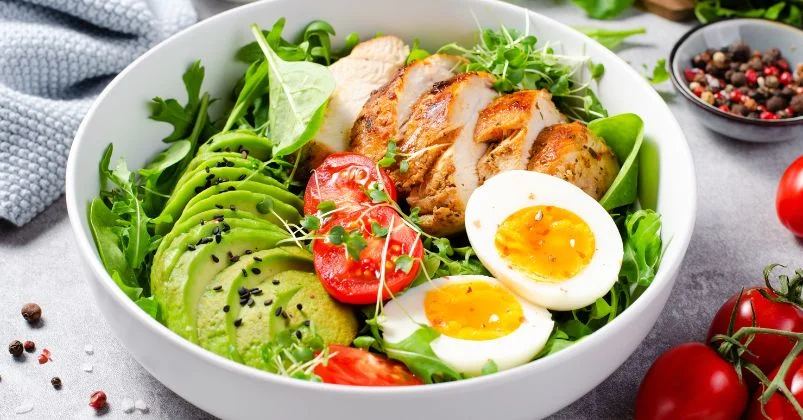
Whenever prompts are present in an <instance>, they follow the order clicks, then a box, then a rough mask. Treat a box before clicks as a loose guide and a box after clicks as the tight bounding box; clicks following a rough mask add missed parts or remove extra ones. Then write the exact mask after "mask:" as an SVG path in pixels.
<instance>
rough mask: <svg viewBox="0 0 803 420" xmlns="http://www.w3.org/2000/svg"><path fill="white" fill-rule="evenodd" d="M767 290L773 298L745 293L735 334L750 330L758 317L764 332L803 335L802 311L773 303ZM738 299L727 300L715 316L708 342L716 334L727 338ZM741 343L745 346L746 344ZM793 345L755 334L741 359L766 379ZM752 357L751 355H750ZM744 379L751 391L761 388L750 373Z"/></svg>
mask: <svg viewBox="0 0 803 420" xmlns="http://www.w3.org/2000/svg"><path fill="white" fill-rule="evenodd" d="M761 290H764V291H766V292H768V293H769V294H770V296H774V293H772V292H771V291H770V290H768V289H766V288H752V289H746V290H745V291H744V292H743V293H742V298H741V300H740V301H739V308H738V309H737V310H736V319H735V322H734V324H733V331H734V332H736V331H738V330H739V328H742V327H750V326H752V325H753V318H754V317H755V321H756V326H757V327H761V328H772V329H775V330H783V331H793V332H803V310H801V309H800V308H798V307H797V306H795V305H792V304H789V303H781V302H773V301H772V300H770V299H767V298H765V297H764V296H763V295H762V294H761ZM738 299H739V295H738V294H737V295H735V296H733V297H731V298H730V299H728V301H727V302H725V303H724V304H723V305H722V307H721V308H719V311H718V312H717V314H716V315H715V316H714V320H713V321H712V322H711V328H710V329H709V330H708V341H709V342H710V341H711V338H712V337H714V336H715V335H717V334H726V333H727V332H728V324H729V323H730V318H731V314H732V313H733V309H734V307H735V306H736V301H737V300H738ZM745 341H746V338H745V340H742V342H745ZM794 344H795V343H794V342H792V341H791V340H789V339H788V338H785V337H780V336H777V335H770V334H756V335H755V336H754V338H753V340H752V341H751V342H750V344H749V345H748V346H747V349H748V350H749V351H750V353H748V352H745V353H744V354H742V357H743V358H744V359H745V360H746V361H748V362H751V363H754V364H755V365H756V366H758V367H759V368H760V369H761V371H762V372H764V374H765V375H769V373H770V372H772V370H773V369H775V368H776V367H777V366H778V365H779V364H780V363H781V362H782V361H783V359H784V358H785V357H786V355H787V354H788V353H789V351H790V350H792V347H793V346H794ZM751 353H752V354H751ZM743 372H744V377H745V378H746V379H747V383H748V385H749V386H750V388H751V389H754V388H755V387H756V386H757V385H758V381H757V378H756V377H755V376H753V374H751V373H750V372H749V371H748V370H744V371H743Z"/></svg>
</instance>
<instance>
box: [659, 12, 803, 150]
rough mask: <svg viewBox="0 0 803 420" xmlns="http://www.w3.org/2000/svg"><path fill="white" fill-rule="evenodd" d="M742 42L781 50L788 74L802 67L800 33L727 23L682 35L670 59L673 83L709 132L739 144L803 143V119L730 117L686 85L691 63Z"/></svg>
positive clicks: (756, 23)
mask: <svg viewBox="0 0 803 420" xmlns="http://www.w3.org/2000/svg"><path fill="white" fill-rule="evenodd" d="M736 41H743V42H745V43H747V44H748V45H750V47H751V48H753V49H754V50H761V51H766V50H768V49H770V48H778V49H780V50H781V53H782V54H783V57H784V58H785V59H786V60H787V61H788V62H789V65H790V67H791V69H790V71H794V67H795V66H796V65H797V64H798V63H803V30H801V29H799V28H795V27H794V26H789V25H786V24H782V23H778V22H773V21H768V20H762V19H730V20H723V21H719V22H713V23H709V24H705V25H701V26H698V27H696V28H694V29H692V30H691V31H689V32H687V33H686V34H685V35H683V36H682V37H681V38H680V40H678V42H677V43H676V44H675V46H674V48H672V53H671V54H670V55H669V65H670V74H671V76H672V83H674V85H675V87H676V88H677V89H678V91H680V93H681V94H683V96H684V97H685V98H686V99H687V100H688V102H689V103H690V104H691V105H692V107H693V108H694V111H696V112H695V114H696V115H697V116H698V117H699V118H700V121H701V122H702V123H703V124H704V125H705V126H706V127H708V128H710V129H711V130H714V131H716V132H718V133H721V134H724V135H726V136H728V137H732V138H735V139H738V140H744V141H750V142H761V143H769V142H779V141H787V140H794V139H797V140H803V116H801V115H799V116H797V117H795V118H787V119H781V120H759V119H754V118H747V117H742V116H737V115H733V114H731V113H728V112H725V111H722V110H721V109H719V108H716V107H714V106H712V105H709V104H708V103H706V102H704V101H703V100H702V99H700V98H698V97H697V96H696V95H695V94H694V93H693V92H692V91H691V90H690V89H689V86H688V83H686V78H685V76H684V75H683V71H684V70H685V69H686V68H688V67H691V59H692V57H694V56H695V55H696V54H698V53H700V52H703V51H705V50H706V49H709V48H713V49H717V50H718V49H720V48H722V47H727V46H729V45H731V44H732V43H734V42H736Z"/></svg>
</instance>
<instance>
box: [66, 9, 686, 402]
mask: <svg viewBox="0 0 803 420" xmlns="http://www.w3.org/2000/svg"><path fill="white" fill-rule="evenodd" d="M278 1H280V0H264V1H260V2H255V3H250V4H245V5H242V6H238V7H235V8H232V9H230V10H227V11H224V12H222V13H219V14H217V15H215V16H212V17H210V18H208V19H205V20H203V21H200V22H198V23H196V24H194V25H191V26H190V27H188V28H185V29H183V30H181V31H179V32H178V33H176V34H174V35H173V36H171V37H169V38H167V39H165V40H163V41H162V42H160V43H159V44H157V45H155V46H154V47H152V48H151V49H150V50H148V51H147V52H145V53H144V54H143V55H141V56H140V57H138V58H137V59H136V60H134V61H133V62H132V63H131V64H129V65H128V66H127V67H126V68H125V69H123V71H121V72H120V73H119V74H118V75H117V76H115V77H114V79H113V80H112V81H111V82H110V83H109V84H108V85H107V86H106V87H105V88H104V89H103V91H102V92H101V93H100V95H98V97H97V98H96V99H95V101H94V102H93V103H92V105H91V107H90V108H89V110H88V111H87V113H86V115H85V117H84V119H83V120H82V122H81V124H80V126H79V128H78V130H77V131H76V134H75V138H74V141H73V144H72V146H71V149H70V154H69V157H68V161H67V170H66V177H65V179H66V202H67V211H68V215H69V219H70V225H71V227H72V230H73V235H74V236H75V239H76V242H77V244H78V249H79V253H80V254H81V256H82V259H83V260H84V261H85V263H86V264H87V265H88V266H89V268H90V270H91V274H92V276H91V277H90V278H89V279H87V281H90V282H92V281H94V282H97V283H98V284H99V285H100V287H101V288H103V289H105V292H106V293H107V294H109V295H111V296H113V300H114V305H116V306H117V307H118V308H119V309H120V310H122V311H123V312H125V316H130V317H132V318H133V319H135V320H137V321H138V322H140V323H144V324H145V325H146V326H147V328H148V329H149V330H151V331H153V332H154V333H155V334H158V335H159V336H160V337H161V338H163V339H165V340H166V341H167V342H168V343H170V344H171V345H173V346H176V347H179V348H181V349H183V350H184V351H187V352H189V353H190V354H192V355H193V356H195V357H197V358H198V359H202V360H204V361H205V362H206V363H210V364H212V365H214V366H215V367H217V368H219V369H222V370H225V371H229V372H231V373H235V374H238V375H245V376H246V377H249V379H252V380H257V381H261V382H266V383H275V384H280V385H283V386H288V387H291V388H294V389H296V390H299V391H314V392H329V393H334V394H339V395H350V396H354V395H366V396H371V395H374V396H383V395H384V396H389V395H392V396H408V397H409V396H412V395H418V394H421V393H427V394H430V395H445V394H450V393H454V392H459V391H461V390H466V389H467V388H471V387H479V386H486V387H487V386H499V385H501V384H503V383H506V382H510V381H514V380H517V379H521V378H522V377H526V376H530V375H532V374H534V373H535V372H536V370H537V369H543V368H549V367H554V366H560V365H565V364H567V363H570V362H571V360H572V358H573V357H574V356H575V354H576V353H578V354H579V353H581V352H582V351H583V350H584V349H587V348H593V347H595V346H599V345H600V344H601V343H602V342H604V341H605V340H607V339H608V337H607V335H608V334H607V332H608V331H613V329H623V328H625V325H626V324H629V323H634V322H638V319H639V318H638V316H639V313H641V312H642V311H643V310H646V309H647V307H648V306H649V305H650V304H652V303H653V301H654V300H655V298H656V297H657V296H658V294H659V293H660V290H659V289H661V288H663V287H670V288H671V287H672V286H673V284H674V282H673V278H674V276H676V275H677V271H678V270H679V269H680V265H681V263H682V261H683V258H684V256H685V254H686V251H687V249H688V245H689V242H690V240H691V236H692V232H693V230H694V225H695V222H696V211H697V187H696V173H695V170H694V162H693V158H692V154H691V149H690V147H689V143H688V141H687V140H686V137H685V135H683V130H682V129H681V128H680V124H679V123H678V121H677V119H676V118H675V117H674V114H672V111H671V110H670V109H669V107H668V106H667V105H666V103H665V102H664V101H663V99H661V98H660V96H659V95H658V93H657V92H656V91H655V90H654V89H653V88H652V86H651V85H650V84H649V83H648V82H647V80H645V79H644V78H643V77H642V76H641V75H640V74H639V73H638V72H636V70H635V69H633V68H632V66H630V65H629V64H627V63H626V62H625V61H624V60H623V59H621V58H620V57H618V56H617V55H616V54H615V53H614V52H612V51H610V50H609V49H607V48H605V47H603V46H601V45H600V46H598V51H597V55H605V56H608V57H609V58H610V59H612V60H615V61H619V62H621V64H622V66H623V67H622V68H623V72H624V73H626V74H627V75H629V77H630V78H631V79H632V80H634V83H636V84H640V85H641V86H642V88H643V89H642V91H643V92H645V94H647V95H655V96H656V97H658V99H660V101H661V103H663V104H664V105H663V106H664V107H665V112H666V113H667V115H668V116H669V117H670V118H671V120H670V123H671V124H674V125H675V127H676V129H677V131H678V132H680V133H681V135H682V140H683V141H682V142H673V143H672V147H675V148H678V149H676V150H675V152H676V154H677V155H678V159H679V160H680V161H685V162H686V163H687V165H688V166H687V167H688V174H687V175H688V176H687V178H688V185H687V186H686V188H687V190H688V192H689V194H688V195H687V196H685V199H686V200H688V204H687V205H686V206H682V207H681V209H680V210H679V211H678V213H679V217H678V222H677V224H678V228H677V232H676V233H675V234H674V236H672V237H671V238H667V239H666V240H665V241H664V255H663V257H662V263H661V266H660V267H659V269H658V273H657V274H656V278H655V280H654V281H653V283H654V285H653V287H648V288H647V290H646V291H645V292H644V293H643V294H642V295H641V296H640V297H639V299H637V300H636V301H635V302H634V303H633V304H632V305H631V307H630V308H628V310H626V311H624V312H623V313H622V314H620V315H619V316H617V317H616V319H614V320H613V321H611V322H610V323H608V324H606V325H605V326H603V327H602V328H600V329H599V330H597V331H595V333H594V334H590V335H589V336H587V337H585V338H583V339H582V340H581V342H579V343H577V344H575V345H572V346H569V347H568V348H566V349H563V350H561V351H560V352H558V353H556V354H552V355H550V356H549V357H545V358H542V359H537V360H534V361H530V362H528V363H527V364H524V365H522V366H517V367H515V368H512V369H508V370H505V371H501V372H497V373H495V374H493V375H485V376H479V377H474V378H468V379H465V380H461V381H454V382H446V383H438V384H430V385H427V386H421V387H369V386H349V385H339V384H323V383H316V382H310V381H301V380H297V379H293V378H289V377H284V376H281V375H277V374H273V373H270V372H266V371H262V370H259V369H256V368H253V367H250V366H247V365H244V364H241V363H237V362H235V361H233V360H230V359H228V358H225V357H223V356H220V355H218V354H215V353H213V352H210V351H208V350H206V349H204V348H202V347H201V346H199V345H197V344H195V343H192V342H190V341H188V340H186V339H184V338H182V337H181V336H179V335H178V334H176V333H175V332H173V331H172V330H170V329H169V328H167V327H166V326H165V325H163V324H162V323H160V322H158V321H157V320H155V319H154V318H152V317H151V316H150V315H148V314H147V313H145V311H143V310H142V309H141V308H139V307H138V306H137V305H136V304H135V303H134V302H133V301H132V300H131V299H129V298H128V296H126V295H125V293H124V292H123V291H122V290H121V289H120V288H119V287H118V286H117V285H116V284H115V282H114V281H113V280H112V278H111V276H110V275H109V274H108V273H107V272H106V270H105V268H104V267H103V264H102V263H101V261H100V259H99V258H98V257H97V256H96V255H95V245H94V240H93V239H91V235H87V234H85V233H84V229H83V226H82V221H83V219H85V218H86V217H87V212H86V210H87V203H79V202H78V200H77V194H76V189H77V188H78V185H77V182H76V172H77V171H78V168H79V166H80V163H79V162H78V156H77V154H78V150H79V149H80V146H81V143H82V142H84V141H88V140H86V138H85V136H84V134H85V132H86V130H87V126H88V125H89V120H90V119H91V117H92V116H93V115H94V114H95V112H96V111H97V109H98V108H99V105H100V104H101V103H102V102H103V99H104V98H105V97H106V96H107V95H108V94H109V92H111V91H112V90H114V89H115V88H116V86H117V85H118V84H119V83H120V81H121V80H122V79H123V78H125V77H126V76H127V75H128V73H129V72H131V71H132V69H134V68H136V67H137V66H138V65H139V64H140V63H141V62H142V61H144V60H148V59H149V57H150V56H151V55H153V54H154V52H155V51H157V50H160V49H161V48H164V46H165V45H166V44H167V43H169V42H172V41H173V40H174V39H177V38H179V37H184V36H190V34H191V33H192V32H193V31H195V30H197V28H201V27H206V26H213V25H216V24H217V22H218V21H221V20H224V19H226V18H227V17H228V16H229V15H234V14H240V13H242V14H248V13H247V11H251V10H254V12H256V11H257V10H259V9H260V8H262V7H266V5H267V4H271V3H274V2H278ZM471 3H472V4H470V5H467V6H469V7H471V6H474V7H483V8H485V9H487V11H489V12H493V10H494V9H496V10H504V9H508V10H509V11H514V12H518V13H521V14H522V15H524V16H525V17H526V19H527V20H531V19H532V17H533V16H536V17H538V18H539V19H547V20H549V21H551V23H552V24H554V25H557V26H561V27H563V28H564V29H565V30H567V31H569V32H573V33H574V34H575V35H576V36H578V37H581V38H583V39H585V41H586V43H587V45H594V46H596V45H595V44H596V41H594V40H593V39H591V38H590V37H588V36H586V35H585V34H582V33H581V32H579V31H577V30H576V29H574V28H572V27H571V26H569V25H567V24H564V23H562V22H559V21H556V20H555V19H552V18H550V17H548V16H546V15H542V14H540V13H538V12H536V11H534V10H530V9H527V8H524V7H521V6H518V5H514V4H510V3H505V2H498V1H496V0H471ZM251 14H253V12H252V13H251ZM95 165H96V164H94V163H93V165H92V166H93V167H94V166H95ZM87 226H88V224H87ZM659 286H660V287H659ZM113 332H114V333H115V334H117V331H113ZM132 356H133V355H132ZM146 370H148V371H150V369H147V368H146ZM149 373H150V372H149ZM151 374H153V373H151ZM154 376H156V375H154ZM157 379H158V378H157Z"/></svg>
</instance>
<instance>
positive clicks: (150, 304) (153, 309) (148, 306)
mask: <svg viewBox="0 0 803 420" xmlns="http://www.w3.org/2000/svg"><path fill="white" fill-rule="evenodd" d="M134 303H136V304H137V306H139V308H140V309H142V310H143V311H145V313H146V314H148V315H150V316H151V318H153V319H155V320H157V321H159V322H161V314H160V310H159V303H158V302H156V299H154V297H153V296H148V297H141V298H139V299H137V300H135V301H134Z"/></svg>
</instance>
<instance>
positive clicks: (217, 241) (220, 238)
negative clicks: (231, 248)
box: [215, 233, 223, 244]
mask: <svg viewBox="0 0 803 420" xmlns="http://www.w3.org/2000/svg"><path fill="white" fill-rule="evenodd" d="M221 240H223V237H221V236H220V234H219V233H218V234H217V235H215V243H217V244H219V243H220V241H221Z"/></svg>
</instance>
